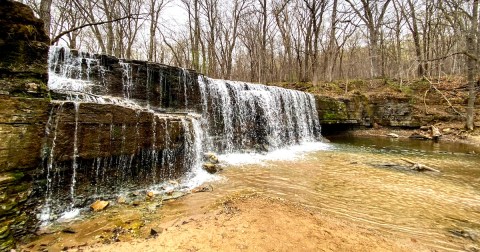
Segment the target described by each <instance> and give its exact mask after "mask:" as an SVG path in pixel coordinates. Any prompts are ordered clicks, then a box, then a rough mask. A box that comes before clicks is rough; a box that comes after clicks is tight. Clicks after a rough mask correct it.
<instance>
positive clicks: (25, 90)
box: [0, 1, 49, 251]
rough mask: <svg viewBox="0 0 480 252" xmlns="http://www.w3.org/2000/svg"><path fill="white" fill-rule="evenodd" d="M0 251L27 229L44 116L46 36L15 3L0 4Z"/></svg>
mask: <svg viewBox="0 0 480 252" xmlns="http://www.w3.org/2000/svg"><path fill="white" fill-rule="evenodd" d="M0 27H1V29H2V32H0V59H1V61H0V251H5V250H8V249H10V248H12V247H13V246H14V245H15V240H14V236H19V235H21V234H24V233H25V232H27V231H28V230H27V228H28V221H29V217H30V216H29V215H28V214H27V211H26V205H25V204H26V202H27V199H28V198H29V195H30V193H31V192H32V180H33V177H34V176H35V171H36V169H37V168H38V166H39V164H40V163H41V158H40V153H41V147H42V139H43V136H44V131H45V123H46V121H47V118H48V111H49V99H48V98H47V97H48V92H47V88H46V87H47V86H46V83H47V76H48V74H47V65H46V61H45V60H46V58H47V56H48V43H49V39H48V37H47V36H46V35H45V32H44V31H43V23H42V22H41V21H40V20H39V19H37V18H35V17H34V15H33V12H32V11H31V9H30V8H29V7H27V6H26V5H23V4H21V3H18V2H13V1H2V3H1V4H0Z"/></svg>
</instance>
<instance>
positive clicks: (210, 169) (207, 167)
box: [202, 163, 219, 174]
mask: <svg viewBox="0 0 480 252" xmlns="http://www.w3.org/2000/svg"><path fill="white" fill-rule="evenodd" d="M202 168H203V169H204V170H205V171H207V172H208V173H211V174H214V173H217V172H218V171H219V168H218V165H216V164H212V163H204V164H203V165H202Z"/></svg>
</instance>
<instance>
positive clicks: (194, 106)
mask: <svg viewBox="0 0 480 252" xmlns="http://www.w3.org/2000/svg"><path fill="white" fill-rule="evenodd" d="M66 50H68V49H65V48H60V49H59V50H58V52H57V53H58V55H57V58H58V60H57V61H56V66H52V68H54V69H55V72H57V73H59V74H61V68H62V67H63V66H64V65H65V62H64V61H63V60H64V59H65V57H64V56H65V54H66V55H69V56H68V57H67V59H72V58H74V59H75V60H81V61H82V63H81V69H80V70H79V69H76V70H75V71H76V72H81V73H82V74H77V73H73V75H75V74H77V75H79V76H75V77H79V78H80V79H83V80H88V81H89V82H90V83H91V84H92V90H89V91H88V93H91V94H93V95H100V96H105V95H108V96H113V97H120V98H127V99H129V100H132V101H135V102H136V103H137V104H139V105H142V106H145V107H147V106H148V107H151V108H154V109H157V110H164V111H178V110H183V111H185V110H188V111H195V112H201V95H200V90H199V86H198V84H197V79H198V74H197V73H196V72H195V71H193V70H188V69H183V68H179V67H173V66H168V65H163V64H159V63H153V62H147V61H138V60H124V59H118V58H116V57H114V56H109V55H100V54H95V55H90V54H88V53H82V52H78V51H76V50H71V51H66ZM67 64H69V62H67ZM59 92H61V91H59ZM54 96H55V97H60V99H61V96H57V95H55V94H54Z"/></svg>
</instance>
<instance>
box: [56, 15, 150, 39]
mask: <svg viewBox="0 0 480 252" xmlns="http://www.w3.org/2000/svg"><path fill="white" fill-rule="evenodd" d="M140 15H142V14H130V15H128V16H125V17H121V18H116V19H113V20H110V21H100V22H95V23H88V24H84V25H80V26H77V27H74V28H72V29H69V30H66V31H63V32H61V33H60V34H58V35H57V36H55V37H54V38H53V39H52V40H50V45H53V44H55V43H57V42H58V40H59V39H60V38H61V37H63V36H64V35H66V34H69V33H71V32H74V31H78V30H80V29H83V28H85V27H90V26H95V25H102V24H108V23H114V22H118V21H121V20H124V19H127V18H132V19H139V18H140V17H139V16H140Z"/></svg>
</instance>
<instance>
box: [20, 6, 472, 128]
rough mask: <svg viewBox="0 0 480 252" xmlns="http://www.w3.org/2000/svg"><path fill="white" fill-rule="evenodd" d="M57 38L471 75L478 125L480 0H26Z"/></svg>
mask: <svg viewBox="0 0 480 252" xmlns="http://www.w3.org/2000/svg"><path fill="white" fill-rule="evenodd" d="M23 1H24V2H25V3H26V4H28V5H29V6H31V7H32V8H33V9H34V11H35V12H36V14H37V15H38V16H39V17H40V18H41V19H42V20H44V23H45V29H46V30H47V31H49V33H50V36H51V38H53V39H52V44H61V45H66V46H68V47H70V48H77V49H80V50H84V51H89V52H95V53H102V54H109V55H114V56H117V57H119V58H126V59H138V60H148V61H153V62H159V63H164V64H169V65H175V66H180V67H184V68H189V69H194V70H196V71H198V72H200V73H202V74H206V75H208V76H211V77H214V78H222V79H232V80H244V81H250V82H259V83H275V82H311V83H312V84H313V85H314V86H315V85H317V84H318V83H321V82H331V81H333V80H345V79H373V78H389V79H395V80H404V79H406V80H411V79H415V78H423V77H431V78H437V79H438V78H441V77H443V76H463V77H466V79H467V81H468V83H469V89H470V90H471V91H470V92H469V102H468V106H467V110H469V111H470V112H469V113H467V114H469V115H470V116H467V117H469V118H467V125H468V126H467V127H468V128H470V129H472V128H473V114H474V113H473V110H474V101H475V85H476V75H477V74H476V70H477V64H478V62H477V61H478V55H479V50H478V47H479V46H478V45H479V43H480V40H479V39H480V36H478V35H479V33H480V30H479V26H478V22H479V18H478V1H463V0H447V1H443V0H442V1H439V0H421V1H413V0H345V1H338V0H325V1H316V0H228V1H220V0H149V1H140V0H121V1H120V0H114V1H106V0H71V1H58V0H41V1H39V0H23Z"/></svg>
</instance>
